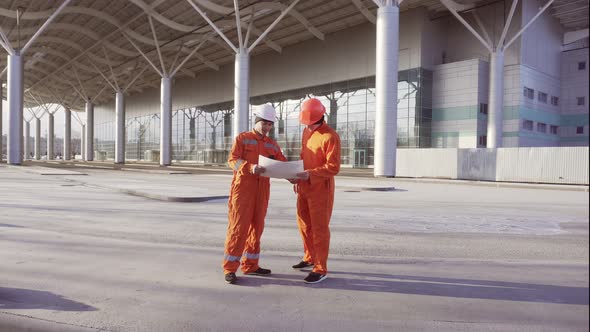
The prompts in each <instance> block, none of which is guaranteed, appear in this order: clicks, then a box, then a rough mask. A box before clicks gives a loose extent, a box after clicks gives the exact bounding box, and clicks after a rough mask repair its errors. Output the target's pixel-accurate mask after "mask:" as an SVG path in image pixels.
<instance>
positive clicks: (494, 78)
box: [487, 50, 504, 148]
mask: <svg viewBox="0 0 590 332" xmlns="http://www.w3.org/2000/svg"><path fill="white" fill-rule="evenodd" d="M488 110H489V112H488V128H487V135H488V142H487V147H488V148H501V147H502V127H503V126H502V124H503V121H504V52H503V51H498V50H496V51H495V52H492V53H491V54H490V86H489V106H488Z"/></svg>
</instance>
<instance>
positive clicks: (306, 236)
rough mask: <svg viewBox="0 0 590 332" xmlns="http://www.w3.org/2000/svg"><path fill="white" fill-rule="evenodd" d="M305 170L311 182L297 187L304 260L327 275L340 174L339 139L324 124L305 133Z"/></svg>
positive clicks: (304, 182)
mask: <svg viewBox="0 0 590 332" xmlns="http://www.w3.org/2000/svg"><path fill="white" fill-rule="evenodd" d="M301 159H303V167H304V169H305V170H306V171H307V172H309V180H307V181H300V182H299V184H298V188H297V192H298V195H297V224H298V226H299V232H300V233H301V238H302V239H303V248H304V251H305V255H304V256H303V260H304V261H306V262H312V263H314V267H313V272H316V273H320V274H326V273H328V267H327V262H328V251H329V249H330V228H329V224H330V217H331V216H332V207H333V205H334V176H335V175H336V174H338V172H339V171H340V137H339V136H338V134H337V133H336V131H335V130H334V129H332V128H330V127H329V126H328V125H327V124H325V123H322V125H320V126H319V127H318V128H317V129H316V130H314V131H313V132H312V131H311V130H309V129H308V128H305V130H304V131H303V138H302V142H301Z"/></svg>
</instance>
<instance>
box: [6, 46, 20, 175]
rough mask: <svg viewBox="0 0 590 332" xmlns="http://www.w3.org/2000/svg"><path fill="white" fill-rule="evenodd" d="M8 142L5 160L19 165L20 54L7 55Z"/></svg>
mask: <svg viewBox="0 0 590 332" xmlns="http://www.w3.org/2000/svg"><path fill="white" fill-rule="evenodd" d="M7 63H8V82H7V88H6V90H7V99H8V140H7V146H6V149H7V153H6V155H7V157H8V158H7V160H8V163H9V164H12V165H20V164H21V163H22V161H23V149H22V141H23V60H22V57H21V55H20V54H13V55H8V59H7Z"/></svg>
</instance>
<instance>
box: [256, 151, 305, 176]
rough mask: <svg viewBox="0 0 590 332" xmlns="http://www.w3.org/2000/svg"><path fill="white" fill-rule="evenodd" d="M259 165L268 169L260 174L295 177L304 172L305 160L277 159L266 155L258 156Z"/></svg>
mask: <svg viewBox="0 0 590 332" xmlns="http://www.w3.org/2000/svg"><path fill="white" fill-rule="evenodd" d="M258 165H260V166H262V167H264V168H265V169H266V170H265V171H264V173H262V174H260V175H262V176H266V177H269V178H279V179H295V178H297V173H301V172H303V160H297V161H277V160H274V159H270V158H266V157H264V156H258Z"/></svg>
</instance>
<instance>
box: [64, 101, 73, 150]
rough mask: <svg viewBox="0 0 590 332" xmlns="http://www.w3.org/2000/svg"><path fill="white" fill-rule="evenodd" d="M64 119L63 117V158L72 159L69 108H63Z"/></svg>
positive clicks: (70, 112)
mask: <svg viewBox="0 0 590 332" xmlns="http://www.w3.org/2000/svg"><path fill="white" fill-rule="evenodd" d="M64 119H65V128H64V148H63V149H64V151H63V154H64V156H63V159H64V160H71V159H72V111H71V110H70V109H69V108H66V109H64Z"/></svg>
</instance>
